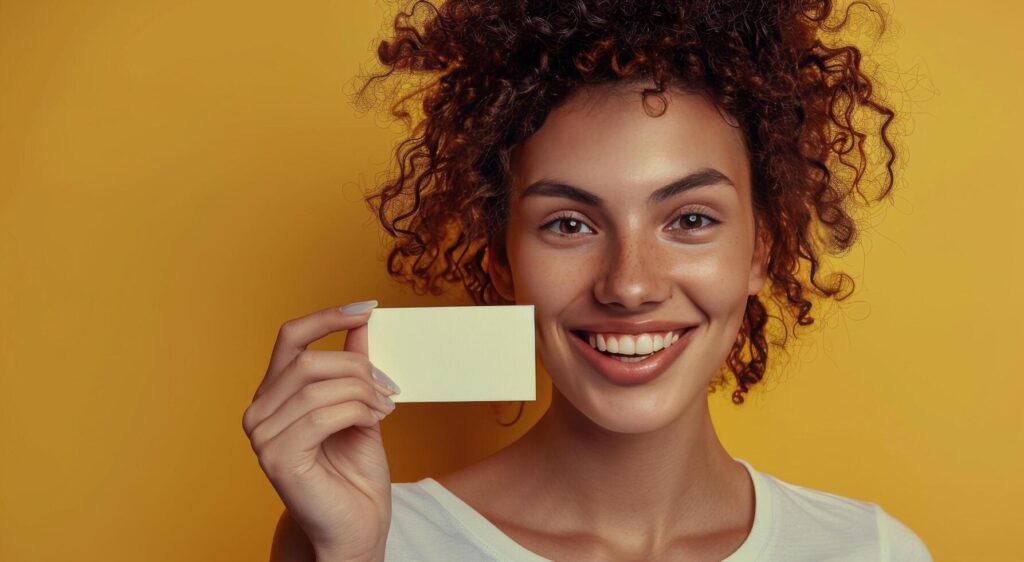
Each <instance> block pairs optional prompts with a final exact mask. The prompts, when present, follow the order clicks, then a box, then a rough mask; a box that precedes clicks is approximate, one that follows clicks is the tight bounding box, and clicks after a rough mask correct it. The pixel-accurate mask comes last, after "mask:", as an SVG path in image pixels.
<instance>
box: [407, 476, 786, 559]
mask: <svg viewBox="0 0 1024 562" xmlns="http://www.w3.org/2000/svg"><path fill="white" fill-rule="evenodd" d="M733 460H735V461H737V462H739V463H740V464H742V465H743V467H744V468H746V469H747V474H748V475H749V476H750V480H751V482H753V485H754V522H753V525H752V526H751V529H750V533H748V534H747V538H746V539H744V541H743V543H741V544H740V546H739V548H737V549H736V550H734V551H733V552H732V554H730V555H729V556H727V557H726V558H725V559H724V560H722V562H748V561H754V560H757V559H758V557H759V556H760V554H761V552H762V551H763V550H764V549H765V547H766V546H767V545H768V541H769V538H770V536H771V528H772V520H773V517H772V501H771V500H772V498H771V490H770V487H769V486H768V485H767V483H766V482H765V481H764V480H763V479H762V476H761V475H760V474H759V473H758V471H757V470H755V469H754V467H753V466H751V465H750V463H748V462H747V461H745V460H743V459H739V458H735V457H734V458H733ZM417 484H419V485H420V487H421V488H423V489H424V490H425V491H426V492H427V493H429V494H430V495H431V496H432V497H433V498H434V499H435V500H437V502H438V503H440V504H441V506H442V507H443V508H444V509H445V510H446V511H448V513H450V514H451V515H452V517H453V518H454V519H455V520H456V521H457V522H458V523H459V524H460V525H462V527H463V528H464V529H465V530H466V531H467V532H468V533H469V534H470V535H471V536H473V537H474V538H475V539H476V541H477V543H478V544H479V545H480V546H482V547H483V548H485V549H487V550H489V551H491V552H492V553H494V554H496V555H497V556H498V558H499V559H509V560H516V561H523V562H552V561H551V560H550V559H548V558H544V557H542V556H540V555H539V554H537V553H535V552H533V551H532V550H529V549H528V548H526V547H525V546H523V545H521V544H519V543H517V542H516V541H514V540H513V539H512V537H510V536H508V535H506V534H505V532H504V531H502V530H501V529H499V528H498V527H497V526H496V525H495V524H494V523H491V521H490V520H489V519H487V518H486V517H484V516H483V515H482V514H481V513H480V512H478V511H477V510H476V509H474V508H473V507H472V506H471V505H469V504H468V503H466V502H465V501H463V500H462V498H460V497H459V496H457V495H455V493H454V492H452V491H451V490H449V489H448V488H445V487H444V486H443V485H442V484H441V483H440V482H438V481H437V480H434V479H433V478H431V477H429V476H428V477H426V478H423V479H422V480H420V481H419V482H417Z"/></svg>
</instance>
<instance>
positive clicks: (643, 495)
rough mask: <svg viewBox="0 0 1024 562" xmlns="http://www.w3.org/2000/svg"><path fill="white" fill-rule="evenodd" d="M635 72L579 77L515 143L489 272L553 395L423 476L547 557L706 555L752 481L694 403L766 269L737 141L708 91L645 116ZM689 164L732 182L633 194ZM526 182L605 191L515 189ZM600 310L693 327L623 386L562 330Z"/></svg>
mask: <svg viewBox="0 0 1024 562" xmlns="http://www.w3.org/2000/svg"><path fill="white" fill-rule="evenodd" d="M642 86H643V85H642V84H639V85H638V84H632V85H630V84H614V85H604V86H596V87H586V88H582V89H580V90H577V91H576V92H574V94H573V95H572V96H570V97H569V98H568V99H567V100H566V102H565V103H564V104H562V105H561V106H559V107H558V108H556V109H555V110H554V111H552V112H551V113H550V114H549V115H548V117H547V119H546V121H545V122H544V124H543V126H542V127H541V128H540V129H539V130H538V131H537V132H536V133H535V134H533V135H532V136H531V137H530V138H528V139H527V140H526V141H525V142H524V143H523V144H522V145H520V146H519V147H517V149H516V151H515V152H514V153H513V158H512V161H511V180H512V189H513V192H512V196H511V199H510V202H509V208H510V214H509V223H508V227H507V231H506V233H505V234H506V235H505V238H504V246H501V245H500V244H501V241H498V242H497V243H496V244H497V245H495V246H492V250H493V253H492V255H494V256H495V259H493V260H492V261H491V264H490V273H491V275H492V278H493V279H494V281H495V285H496V287H497V288H498V290H499V292H500V293H501V294H502V295H503V296H504V297H505V298H508V299H511V300H513V301H515V302H516V303H518V304H532V305H534V307H535V312H536V336H537V337H536V341H537V352H538V354H539V355H540V357H541V359H542V361H543V363H544V366H545V368H546V370H547V372H548V373H549V375H550V376H551V379H552V381H553V383H554V393H553V399H552V404H551V407H550V409H549V410H548V411H547V412H546V413H545V415H544V416H543V417H542V419H541V420H540V422H539V423H538V424H536V425H535V426H534V427H533V428H531V429H530V431H529V432H527V434H526V435H524V436H523V438H521V439H520V440H519V441H517V442H516V443H513V444H512V445H511V446H509V447H507V448H505V449H503V450H502V451H499V452H498V453H496V454H494V455H492V456H490V457H488V458H486V459H484V460H483V461H481V462H479V463H477V464H475V465H472V466H470V467H467V468H465V469H463V470H460V471H458V472H455V473H452V474H448V475H445V476H442V477H439V478H438V481H439V482H440V483H441V484H442V485H444V486H445V487H447V488H448V489H449V490H451V491H452V492H453V493H455V494H456V495H458V496H459V497H461V498H462V499H463V500H465V501H466V502H467V503H469V504H470V505H471V506H473V507H474V508H475V509H477V510H478V511H480V512H481V513H482V514H483V515H484V516H485V517H487V518H488V519H489V520H490V521H492V522H493V523H494V524H495V525H497V526H498V527H499V528H500V529H502V530H503V531H504V532H506V533H507V534H508V535H509V536H511V537H512V538H513V539H514V540H516V541H517V542H519V543H520V544H522V545H523V546H525V547H526V548H528V549H530V550H532V551H534V552H537V553H538V554H540V555H542V556H545V557H548V558H552V559H556V560H603V559H609V560H610V559H616V560H629V559H635V560H641V559H642V560H657V559H664V560H668V559H679V558H680V557H688V558H687V559H693V560H721V559H723V558H725V557H726V556H728V555H729V554H730V553H731V552H733V551H735V550H736V549H737V548H738V547H739V546H740V544H742V542H743V541H744V539H745V538H746V536H747V534H748V533H749V531H750V528H751V525H752V521H753V513H754V494H753V486H752V483H751V482H750V479H749V476H748V475H747V473H746V470H745V469H744V468H743V466H742V465H740V464H739V463H737V462H736V461H734V460H732V458H731V457H730V455H729V454H728V453H727V452H726V450H725V449H724V447H723V446H722V444H721V442H720V440H719V439H718V437H717V435H716V434H715V431H714V428H713V426H712V423H711V416H710V413H709V410H708V404H707V399H708V394H707V388H708V383H709V381H710V380H711V379H712V377H713V375H714V374H715V373H716V371H717V370H718V369H719V367H720V366H721V365H722V364H723V362H724V361H725V359H726V357H727V356H728V354H729V351H730V349H731V348H732V345H733V342H734V341H735V339H736V335H737V332H738V330H739V329H740V326H741V321H742V317H743V312H744V306H745V304H746V300H747V297H748V295H753V294H756V293H757V292H758V291H760V289H761V287H762V286H763V285H764V280H765V277H766V261H767V248H768V243H764V242H763V241H762V240H761V239H760V238H758V237H756V236H755V232H756V222H755V213H754V211H753V207H752V202H751V201H752V199H751V185H750V177H751V176H750V169H749V168H750V164H749V159H748V156H747V150H746V148H745V145H744V140H743V136H742V134H741V132H740V131H739V130H738V129H736V128H735V127H733V126H732V125H730V123H729V121H728V120H727V117H725V116H723V115H722V114H721V113H719V111H718V110H717V109H716V108H715V107H714V106H713V105H712V104H711V103H710V102H709V101H707V100H706V98H704V97H702V96H700V95H696V94H690V93H686V92H684V91H682V90H678V89H673V90H670V91H668V92H666V97H667V98H668V101H669V104H668V109H667V111H666V112H665V113H664V114H663V115H661V116H658V117H651V116H649V115H648V114H646V113H645V112H644V109H643V106H642V104H641V98H640V89H641V87H642ZM705 167H710V168H714V169H717V170H719V171H720V172H722V173H723V174H725V175H726V176H727V177H728V178H730V179H731V181H732V184H733V185H729V184H728V183H719V184H716V185H713V186H707V187H701V188H697V189H694V190H688V191H685V192H682V193H679V194H676V195H674V196H672V197H671V198H668V199H666V200H664V201H660V202H658V203H653V204H650V203H648V200H647V198H648V195H649V194H650V193H651V192H653V191H655V190H656V189H658V188H659V187H662V186H664V185H666V184H668V183H670V182H671V181H673V180H675V179H677V178H680V177H682V176H684V175H686V174H688V173H691V172H693V171H696V170H698V169H701V168H705ZM540 179H547V180H555V181H558V182H560V183H565V184H570V185H572V186H576V187H578V188H580V189H583V190H586V191H588V192H590V193H592V194H594V195H596V196H598V197H600V198H601V199H602V200H603V201H604V204H603V205H602V206H594V205H589V204H584V203H581V202H578V201H575V200H573V199H570V198H566V197H552V196H547V195H544V196H528V197H522V193H523V190H524V189H525V188H526V186H528V185H530V184H531V183H533V182H535V181H537V180H540ZM690 213H699V214H700V215H703V216H693V215H690ZM566 217H568V220H566ZM559 218H562V219H563V220H561V221H558V222H554V223H552V222H551V221H555V220H556V219H559ZM602 320H626V321H637V322H639V321H645V320H665V321H673V322H678V323H679V324H680V325H688V324H692V323H696V324H699V326H698V327H697V331H696V332H695V334H694V336H695V337H694V339H693V340H692V341H691V343H690V345H689V347H688V348H686V349H685V350H684V351H683V353H682V354H681V355H680V356H679V357H678V358H677V359H676V361H675V362H674V363H673V364H672V365H670V366H669V368H668V370H667V371H666V372H664V373H663V374H662V375H661V376H659V377H658V378H657V379H655V380H653V381H651V382H649V383H646V384H640V385H632V386H621V385H616V384H613V383H611V382H609V381H607V380H606V379H604V378H603V377H602V376H601V375H600V374H598V373H597V372H594V371H593V370H592V369H591V368H590V367H589V365H588V364H587V363H585V362H584V361H583V360H582V358H581V357H579V356H578V355H577V352H576V351H575V350H573V349H572V348H571V347H570V340H569V338H571V337H574V336H572V335H571V334H570V332H569V327H572V326H574V325H578V324H580V323H583V322H594V321H602Z"/></svg>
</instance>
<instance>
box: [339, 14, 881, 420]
mask: <svg viewBox="0 0 1024 562" xmlns="http://www.w3.org/2000/svg"><path fill="white" fill-rule="evenodd" d="M856 4H860V5H864V6H866V7H867V8H869V10H870V11H871V12H872V13H875V14H876V15H878V16H879V19H880V20H881V22H882V29H883V30H884V27H885V17H884V15H883V14H881V13H879V12H878V10H876V9H875V7H873V6H871V5H869V4H866V3H865V2H860V1H858V2H854V3H853V4H851V5H850V6H847V8H846V10H845V11H842V12H841V13H840V11H838V10H837V11H836V12H837V13H838V14H839V16H841V21H838V22H832V23H830V22H829V20H830V15H833V11H834V10H833V4H832V2H831V1H830V0H802V1H800V0H797V1H793V0H777V1H773V2H765V1H757V2H754V1H749V0H746V1H744V0H683V1H669V0H634V1H612V0H572V1H553V0H548V1H530V0H525V1H523V0H520V1H481V0H449V1H448V2H446V3H444V4H443V5H441V6H440V7H435V6H434V5H432V4H431V3H429V2H425V1H417V2H415V3H414V4H413V5H412V6H411V7H410V8H409V9H408V10H404V11H403V10H400V11H399V13H398V14H397V15H396V16H395V18H394V20H393V22H392V23H391V25H390V26H389V27H390V29H389V30H388V34H389V35H390V34H392V33H393V37H391V38H389V39H386V40H383V41H381V42H380V45H379V47H378V49H377V58H378V59H379V61H380V62H381V63H383V64H384V65H385V67H386V68H387V70H386V72H383V73H381V74H376V75H372V76H370V77H369V78H368V80H366V82H365V83H364V84H363V86H362V88H360V89H359V91H358V92H357V95H356V97H355V103H356V104H357V106H359V107H361V108H366V107H370V106H374V105H377V104H379V103H380V102H381V101H384V102H388V103H389V105H388V106H387V111H388V112H389V113H390V115H391V116H392V117H394V118H396V119H399V120H401V121H403V122H404V123H405V124H406V126H407V127H408V128H409V130H410V134H409V135H408V137H407V138H405V139H404V140H403V141H402V142H401V143H399V145H398V146H397V148H396V150H395V155H396V158H397V173H395V174H394V177H393V178H392V179H390V180H389V181H388V182H387V183H385V184H383V185H382V186H380V187H379V188H378V189H376V190H375V191H373V192H371V193H370V194H368V195H367V202H368V203H369V205H370V207H371V208H372V209H373V210H374V211H375V212H376V213H377V215H378V217H379V219H380V221H381V223H382V224H383V226H384V228H385V229H386V231H387V233H388V234H389V235H390V236H391V237H392V239H391V244H390V249H389V254H388V259H387V267H388V272H389V273H390V274H391V275H392V276H393V277H395V278H397V279H399V280H402V281H405V282H407V283H410V284H411V285H412V286H413V288H414V290H415V292H416V293H418V294H424V293H427V292H429V293H431V294H435V295H436V294H440V293H441V292H442V290H443V288H442V287H443V285H446V284H449V285H450V284H458V283H461V284H462V285H463V286H464V288H465V290H466V291H467V292H468V293H469V295H470V296H471V297H472V299H473V300H474V302H476V303H477V304H506V301H504V299H502V297H501V296H500V295H498V294H497V292H496V290H495V288H494V285H493V284H492V282H491V279H490V278H489V275H488V267H487V261H488V259H489V257H490V256H488V245H489V242H490V241H491V240H492V239H494V237H495V236H497V235H499V234H500V233H501V232H503V230H504V226H505V224H506V219H507V211H508V209H507V205H508V196H509V182H508V172H509V156H510V153H511V151H512V150H513V148H515V147H516V146H517V145H518V144H520V143H521V142H522V141H524V140H525V139H526V138H527V137H529V136H530V135H531V134H532V133H534V132H535V131H536V130H537V129H538V128H539V127H540V126H541V124H542V123H543V122H544V119H545V116H546V115H547V114H548V113H549V112H550V111H551V110H552V109H553V108H554V107H555V106H557V105H558V104H559V103H560V102H561V101H563V100H565V99H566V98H567V96H568V95H569V94H570V93H571V92H573V90H574V89H576V88H577V87H579V86H582V85H590V84H604V83H610V82H615V81H636V80H640V79H643V80H647V81H648V82H649V83H651V82H653V84H654V85H655V87H654V88H645V89H644V91H643V103H644V107H645V109H647V111H648V113H649V114H651V113H652V112H651V109H650V108H651V105H650V104H649V101H650V100H649V96H652V95H653V96H655V97H657V98H659V99H660V100H661V102H662V103H661V106H662V111H664V106H665V99H664V94H663V92H664V91H665V90H666V88H667V87H668V86H669V85H680V86H682V87H683V88H685V89H687V90H689V91H699V92H702V93H704V94H705V95H707V96H708V97H709V99H710V100H711V101H713V102H714V103H715V105H716V106H717V107H718V109H719V110H720V111H723V112H725V113H726V114H728V115H729V116H731V118H732V120H733V122H735V123H736V124H738V126H739V127H741V128H742V131H743V132H744V136H745V140H746V145H747V149H748V155H749V157H750V161H751V167H752V196H753V205H754V210H755V213H756V215H755V216H756V218H757V221H758V224H759V225H760V227H761V228H763V229H764V232H763V234H764V235H767V236H768V237H769V239H770V241H771V252H770V258H769V262H768V280H767V283H766V286H765V288H766V290H765V291H762V292H763V293H764V292H767V293H768V294H769V295H768V296H769V297H770V299H771V300H773V301H774V302H775V303H776V305H777V308H778V309H779V311H780V312H781V313H782V316H785V317H786V318H789V319H790V322H792V323H793V324H794V325H793V329H794V332H795V330H796V328H797V327H798V326H807V325H810V324H812V323H813V322H814V317H813V316H811V306H812V302H811V298H813V297H814V296H818V297H824V298H833V299H835V300H837V301H839V300H843V299H845V298H847V297H848V296H849V295H850V294H852V292H853V285H854V283H853V279H852V278H851V277H850V276H849V275H847V274H845V273H842V272H834V273H832V274H831V275H828V276H827V277H826V278H825V279H822V278H821V271H820V269H821V266H822V263H821V258H822V255H823V254H833V255H841V254H843V253H845V252H846V251H847V250H848V249H849V248H850V247H851V246H852V244H853V243H854V240H855V238H856V235H857V234H858V231H859V229H858V227H857V223H856V221H855V215H856V212H857V211H859V210H860V209H861V207H865V206H866V205H868V204H869V203H870V202H871V201H870V200H869V197H868V195H866V194H865V192H864V189H863V187H864V184H865V183H874V184H876V185H877V187H878V188H879V189H878V190H877V191H878V193H877V196H876V199H877V200H882V199H883V198H885V197H886V196H888V195H889V193H890V191H891V190H892V188H893V183H894V173H893V164H894V162H895V159H896V150H895V148H894V144H893V140H892V138H891V135H892V133H891V131H890V126H891V124H892V122H893V119H894V117H895V112H894V111H893V109H892V108H891V107H889V106H888V105H886V103H885V101H884V100H883V99H881V97H882V96H881V94H880V92H879V91H878V88H876V87H874V86H875V85H876V84H873V80H872V78H871V77H870V76H869V73H868V72H867V71H866V70H865V69H863V68H862V60H861V59H862V52H861V50H860V49H858V47H856V46H854V45H852V44H834V45H832V46H829V45H827V44H826V43H825V42H824V41H823V40H822V38H823V37H824V36H825V33H835V32H839V31H841V30H842V29H843V27H844V26H846V25H847V23H848V22H849V21H852V20H851V19H850V14H851V8H852V7H853V6H854V5H856ZM837 17H838V16H837ZM832 19H835V18H832ZM396 71H402V72H401V74H396ZM398 76H402V77H405V78H406V79H405V80H395V77H398ZM389 77H391V78H392V79H391V80H388V78H389ZM374 84H376V85H377V86H381V85H389V86H392V88H391V89H389V90H387V91H385V92H381V91H380V90H373V89H370V90H368V88H369V87H370V86H371V85H374ZM367 91H376V93H377V94H378V96H377V99H376V100H367V99H366V93H367ZM367 102H368V103H367ZM413 104H417V105H418V107H413V108H412V110H410V105H413ZM417 110H418V111H417ZM414 111H415V112H417V113H418V115H417V117H416V118H415V119H414V118H413V112H414ZM654 114H659V113H658V112H656V111H655V112H654ZM414 122H415V123H414ZM869 133H871V134H870V135H869ZM882 151H884V154H883V155H882V157H881V158H878V155H879V153H881V152H882ZM878 164H882V165H881V166H878ZM869 168H871V169H875V168H878V169H879V170H880V171H881V172H882V175H883V176H884V177H882V178H880V179H879V178H877V177H876V176H867V177H866V176H865V173H866V172H868V171H869ZM857 194H859V195H860V198H861V201H862V203H858V202H857V200H856V197H855V195H857ZM801 261H803V262H805V263H806V269H804V268H802V267H801ZM769 318H775V319H777V320H779V321H780V322H782V324H783V327H784V328H785V330H784V334H785V333H786V332H788V323H787V322H786V321H785V320H784V319H783V318H781V317H778V316H773V315H770V314H769V313H768V309H767V307H766V301H765V300H763V299H762V297H761V296H760V295H752V296H750V297H748V300H747V304H746V312H745V314H744V319H743V324H742V327H741V329H740V332H739V334H738V337H737V340H736V342H735V344H734V346H733V349H732V351H731V352H730V355H729V357H728V359H727V360H726V362H725V365H723V368H722V370H720V372H719V373H718V374H717V376H716V377H715V379H714V380H713V381H712V382H711V384H710V388H709V391H714V389H715V388H716V387H718V386H721V385H724V384H725V383H726V380H725V379H726V371H725V369H726V368H727V369H728V371H729V372H731V373H732V375H733V377H734V379H735V382H736V388H735V390H734V391H733V393H732V400H733V402H734V403H736V404H742V403H743V400H744V394H745V393H746V392H747V391H748V389H749V388H750V387H751V386H752V385H754V384H756V383H758V382H759V381H760V380H761V379H762V377H763V376H764V373H765V370H766V368H767V359H768V343H769V342H768V338H767V336H766V333H765V332H766V330H765V328H766V324H767V321H768V319H769ZM785 342H786V338H785V336H784V337H783V339H782V340H781V341H773V342H772V343H774V344H776V345H779V346H780V347H781V346H783V345H784V344H785ZM520 411H521V410H520ZM517 419H518V418H517Z"/></svg>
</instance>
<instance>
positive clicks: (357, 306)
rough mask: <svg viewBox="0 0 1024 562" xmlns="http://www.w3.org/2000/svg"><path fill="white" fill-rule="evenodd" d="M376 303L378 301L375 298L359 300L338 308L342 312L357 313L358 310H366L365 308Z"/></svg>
mask: <svg viewBox="0 0 1024 562" xmlns="http://www.w3.org/2000/svg"><path fill="white" fill-rule="evenodd" d="M377 304H378V303H377V301H375V300H368V301H359V302H354V303H352V304H346V305H345V306H343V307H341V309H340V310H341V313H342V314H359V313H360V312H366V311H367V310H370V309H373V308H376V306H377Z"/></svg>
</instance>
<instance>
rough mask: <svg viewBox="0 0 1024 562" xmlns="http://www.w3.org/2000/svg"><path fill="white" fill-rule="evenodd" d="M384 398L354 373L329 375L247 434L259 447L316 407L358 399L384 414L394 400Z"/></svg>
mask: <svg viewBox="0 0 1024 562" xmlns="http://www.w3.org/2000/svg"><path fill="white" fill-rule="evenodd" d="M387 400H388V399H387V398H386V397H385V396H384V395H383V394H381V393H379V392H377V391H376V390H375V389H374V388H373V387H372V386H371V385H369V384H366V382H365V381H361V380H359V379H357V378H354V377H345V378H342V379H329V380H324V381H318V382H315V383H312V384H309V385H306V386H304V387H303V388H301V389H299V391H298V392H296V393H295V394H293V395H292V396H291V397H289V398H288V400H286V401H285V403H284V404H282V405H281V407H280V408H278V409H277V411H275V412H274V413H273V414H272V415H270V416H269V417H268V418H267V419H265V420H263V421H262V422H260V424H259V425H257V426H256V428H255V429H254V430H253V432H252V436H251V439H252V444H253V447H254V448H256V449H259V448H260V447H261V446H262V445H263V444H265V443H266V442H268V441H270V440H271V439H273V438H274V437H277V435H278V434H279V433H281V431H283V430H284V429H285V428H286V427H288V426H290V425H291V424H292V423H294V422H295V421H296V420H298V419H299V418H301V417H302V416H304V415H306V414H308V413H309V412H312V411H314V410H317V409H319V408H323V407H325V406H331V405H334V404H342V403H344V402H350V401H359V402H362V403H363V404H366V405H367V406H369V407H371V408H374V409H376V410H378V411H380V413H381V414H384V415H387V414H390V413H391V412H392V411H393V410H394V409H395V405H394V402H391V403H390V404H389V403H388V402H387Z"/></svg>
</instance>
